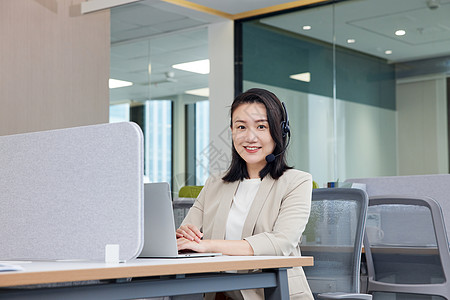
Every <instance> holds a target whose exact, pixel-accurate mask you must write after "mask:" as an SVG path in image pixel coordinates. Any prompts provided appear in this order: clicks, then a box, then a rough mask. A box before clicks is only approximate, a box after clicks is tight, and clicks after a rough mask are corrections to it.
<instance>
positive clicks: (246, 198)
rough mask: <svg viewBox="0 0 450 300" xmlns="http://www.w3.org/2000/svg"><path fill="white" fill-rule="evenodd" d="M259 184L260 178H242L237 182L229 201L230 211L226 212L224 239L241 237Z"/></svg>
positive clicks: (239, 238) (238, 238)
mask: <svg viewBox="0 0 450 300" xmlns="http://www.w3.org/2000/svg"><path fill="white" fill-rule="evenodd" d="M260 184H261V179H260V178H255V179H244V180H243V181H241V182H240V183H239V187H238V189H237V191H236V194H235V195H234V197H233V202H232V203H231V208H230V213H229V214H228V219H227V227H226V231H225V239H226V240H241V239H242V228H243V227H244V222H245V219H246V218H247V215H248V211H249V210H250V206H251V205H252V203H253V199H255V196H256V192H257V191H258V188H259V185H260Z"/></svg>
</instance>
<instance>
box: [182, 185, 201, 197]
mask: <svg viewBox="0 0 450 300" xmlns="http://www.w3.org/2000/svg"><path fill="white" fill-rule="evenodd" d="M202 188H203V185H186V186H183V187H181V188H180V191H179V192H178V197H179V198H197V196H198V194H200V191H201V190H202Z"/></svg>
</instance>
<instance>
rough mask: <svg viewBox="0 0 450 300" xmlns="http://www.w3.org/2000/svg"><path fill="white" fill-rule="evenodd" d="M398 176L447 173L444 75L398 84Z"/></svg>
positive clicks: (412, 79)
mask: <svg viewBox="0 0 450 300" xmlns="http://www.w3.org/2000/svg"><path fill="white" fill-rule="evenodd" d="M397 111H398V137H399V138H398V153H399V154H398V175H418V174H439V173H448V172H449V167H448V133H447V131H448V130H447V90H446V77H445V75H435V76H428V77H422V78H411V79H408V80H403V81H400V82H399V83H398V84H397Z"/></svg>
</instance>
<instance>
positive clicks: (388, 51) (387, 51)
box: [384, 50, 392, 55]
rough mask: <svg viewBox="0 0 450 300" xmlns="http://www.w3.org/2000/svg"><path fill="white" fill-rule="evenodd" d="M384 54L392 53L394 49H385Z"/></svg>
mask: <svg viewBox="0 0 450 300" xmlns="http://www.w3.org/2000/svg"><path fill="white" fill-rule="evenodd" d="M384 54H388V55H389V54H392V50H386V51H384Z"/></svg>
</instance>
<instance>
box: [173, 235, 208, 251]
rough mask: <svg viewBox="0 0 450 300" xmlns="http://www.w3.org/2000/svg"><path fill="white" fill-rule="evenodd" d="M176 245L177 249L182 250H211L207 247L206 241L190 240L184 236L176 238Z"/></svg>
mask: <svg viewBox="0 0 450 300" xmlns="http://www.w3.org/2000/svg"><path fill="white" fill-rule="evenodd" d="M177 247H178V251H180V250H181V251H182V250H191V251H194V252H211V251H209V249H208V248H207V241H199V242H196V241H191V240H188V239H186V238H178V239H177Z"/></svg>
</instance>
